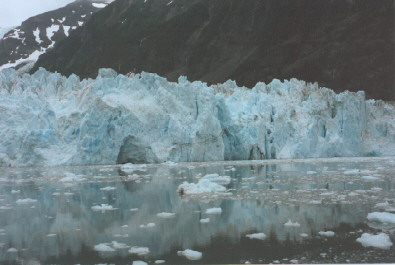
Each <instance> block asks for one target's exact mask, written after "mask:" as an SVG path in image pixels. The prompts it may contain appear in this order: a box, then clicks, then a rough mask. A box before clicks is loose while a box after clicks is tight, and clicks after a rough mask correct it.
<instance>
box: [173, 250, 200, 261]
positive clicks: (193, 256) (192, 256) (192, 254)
mask: <svg viewBox="0 0 395 265" xmlns="http://www.w3.org/2000/svg"><path fill="white" fill-rule="evenodd" d="M177 255H178V256H184V257H186V258H187V259H189V260H199V259H201V258H202V256H203V255H202V252H199V251H196V250H192V249H186V250H183V251H177Z"/></svg>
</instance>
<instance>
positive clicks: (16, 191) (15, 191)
mask: <svg viewBox="0 0 395 265" xmlns="http://www.w3.org/2000/svg"><path fill="white" fill-rule="evenodd" d="M11 193H12V194H16V193H21V191H20V190H11Z"/></svg>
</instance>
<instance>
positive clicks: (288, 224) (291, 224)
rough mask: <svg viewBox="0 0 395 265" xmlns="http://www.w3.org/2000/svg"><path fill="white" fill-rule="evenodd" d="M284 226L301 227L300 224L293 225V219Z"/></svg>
mask: <svg viewBox="0 0 395 265" xmlns="http://www.w3.org/2000/svg"><path fill="white" fill-rule="evenodd" d="M284 225H285V226H288V227H299V226H300V224H299V223H298V222H295V223H293V222H292V221H291V219H288V222H286V223H285V224H284Z"/></svg>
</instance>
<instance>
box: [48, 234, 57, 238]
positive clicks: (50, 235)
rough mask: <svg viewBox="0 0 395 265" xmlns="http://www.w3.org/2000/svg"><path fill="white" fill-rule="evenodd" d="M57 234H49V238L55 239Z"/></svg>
mask: <svg viewBox="0 0 395 265" xmlns="http://www.w3.org/2000/svg"><path fill="white" fill-rule="evenodd" d="M54 236H56V234H48V235H47V237H54Z"/></svg>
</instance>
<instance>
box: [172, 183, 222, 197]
mask: <svg viewBox="0 0 395 265" xmlns="http://www.w3.org/2000/svg"><path fill="white" fill-rule="evenodd" d="M225 190H226V189H225V187H224V186H221V185H219V184H217V183H214V182H211V181H210V180H208V179H201V180H199V182H198V183H197V184H195V183H188V182H184V183H183V184H181V185H179V186H178V189H177V191H178V193H180V194H185V195H193V194H202V193H211V192H218V191H225Z"/></svg>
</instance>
